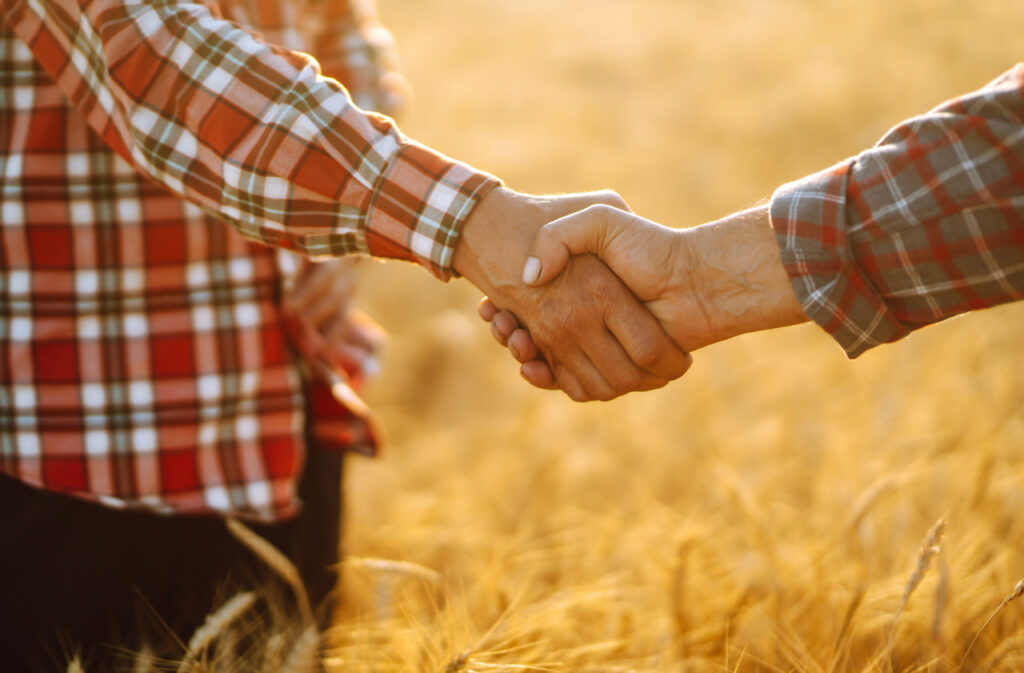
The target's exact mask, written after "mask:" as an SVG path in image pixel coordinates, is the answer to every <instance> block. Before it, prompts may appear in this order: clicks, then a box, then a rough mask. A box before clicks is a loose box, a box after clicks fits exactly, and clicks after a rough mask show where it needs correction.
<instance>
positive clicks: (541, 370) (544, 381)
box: [519, 359, 558, 390]
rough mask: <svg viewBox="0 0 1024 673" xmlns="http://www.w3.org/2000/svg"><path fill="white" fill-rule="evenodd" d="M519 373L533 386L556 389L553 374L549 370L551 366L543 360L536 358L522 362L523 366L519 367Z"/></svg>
mask: <svg viewBox="0 0 1024 673" xmlns="http://www.w3.org/2000/svg"><path fill="white" fill-rule="evenodd" d="M519 375H520V376H522V377H523V378H524V379H526V382H527V383H529V384H530V385H531V386H534V387H535V388H543V389H544V390H558V383H557V382H556V381H555V375H554V374H553V373H552V372H551V367H549V366H548V363H547V362H545V361H544V360H539V359H538V360H530V361H529V362H524V363H523V366H522V367H520V368H519Z"/></svg>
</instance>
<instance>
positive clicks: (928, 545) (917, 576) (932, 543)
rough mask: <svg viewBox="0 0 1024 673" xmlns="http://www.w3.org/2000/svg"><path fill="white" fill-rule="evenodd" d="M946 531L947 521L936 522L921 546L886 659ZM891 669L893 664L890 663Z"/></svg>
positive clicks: (893, 627) (897, 613) (898, 611)
mask: <svg viewBox="0 0 1024 673" xmlns="http://www.w3.org/2000/svg"><path fill="white" fill-rule="evenodd" d="M945 530H946V519H945V518H942V519H939V520H938V521H936V522H935V525H934V526H932V528H931V530H929V531H928V535H927V536H925V539H924V542H923V543H922V544H921V551H920V552H918V555H917V566H916V567H915V568H914V572H912V573H910V577H909V578H908V579H907V584H906V586H904V587H903V597H902V598H900V606H899V607H898V608H897V609H896V615H895V616H894V617H893V619H892V626H890V627H889V637H888V638H887V639H886V645H885V657H886V659H889V657H890V654H891V653H892V645H893V638H895V636H896V626H897V625H898V624H899V621H900V617H901V616H902V615H903V610H904V609H905V608H906V607H907V601H909V600H910V595H911V594H912V593H914V589H916V588H917V587H918V585H919V584H921V580H923V579H924V576H925V573H927V572H928V568H929V567H930V566H931V562H932V559H933V558H934V557H935V555H936V554H938V553H939V543H941V542H942V533H943V532H944V531H945ZM889 666H890V668H891V667H892V663H891V661H890V664H889Z"/></svg>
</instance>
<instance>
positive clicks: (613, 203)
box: [599, 189, 626, 210]
mask: <svg viewBox="0 0 1024 673" xmlns="http://www.w3.org/2000/svg"><path fill="white" fill-rule="evenodd" d="M599 198H600V200H601V203H602V204H604V205H605V207H611V208H615V209H617V210H623V209H625V207H626V201H625V199H623V198H622V197H621V196H619V194H618V192H615V191H612V190H610V189H604V190H601V192H599Z"/></svg>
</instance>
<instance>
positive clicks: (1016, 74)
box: [771, 63, 1024, 357]
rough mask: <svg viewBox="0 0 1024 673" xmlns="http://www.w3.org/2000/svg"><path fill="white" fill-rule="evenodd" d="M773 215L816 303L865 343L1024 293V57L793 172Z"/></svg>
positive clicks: (859, 347)
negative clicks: (811, 168)
mask: <svg viewBox="0 0 1024 673" xmlns="http://www.w3.org/2000/svg"><path fill="white" fill-rule="evenodd" d="M771 219H772V225H773V226H774V228H775V232H776V238H777V240H778V243H779V247H780V248H781V250H782V260H783V263H784V264H785V266H786V270H787V272H788V273H789V275H790V279H791V281H792V283H793V287H794V288H795V289H796V292H797V295H798V297H799V298H800V300H801V302H802V304H803V308H804V311H805V312H806V313H807V315H808V316H809V317H810V318H811V319H812V320H814V321H815V322H817V323H818V324H819V325H821V327H823V328H824V329H825V330H826V331H828V332H829V333H830V334H832V335H833V336H834V337H835V338H836V340H837V341H838V342H839V343H840V345H842V347H843V348H844V349H845V350H846V352H847V353H848V354H849V355H850V356H851V357H856V356H857V355H860V354H861V353H863V352H864V351H866V350H868V349H869V348H871V347H873V346H877V345H878V344H881V343H886V342H890V341H895V340H897V339H900V338H902V337H904V336H906V335H907V334H909V333H910V332H911V331H913V330H915V329H918V328H920V327H923V326H925V325H928V324H931V323H934V322H938V321H939V320H942V319H944V318H948V317H950V316H953V315H956V314H958V313H963V312H965V311H970V310H972V309H979V308H986V307H989V306H994V305H996V304H1001V303H1004V302H1008V301H1013V300H1016V299H1020V298H1022V297H1024V63H1022V64H1018V65H1017V66H1016V67H1015V68H1013V69H1012V70H1010V71H1009V72H1007V73H1006V74H1004V75H1003V76H1002V77H1000V78H999V79H997V80H995V81H994V82H992V83H991V84H989V85H988V86H986V87H984V88H982V89H980V90H979V91H976V92H974V93H971V94H968V95H966V96H963V97H961V98H958V99H955V100H951V101H949V102H947V103H944V104H942V105H940V106H939V107H937V108H935V109H934V110H932V111H931V112H928V113H927V114H924V115H922V116H920V117H915V118H913V119H909V120H907V121H905V122H903V123H902V124H900V125H899V126H897V127H896V128H894V129H892V130H891V131H889V133H887V134H886V136H885V137H884V138H882V140H881V141H880V142H879V143H878V144H877V145H875V146H874V147H872V148H871V149H870V150H868V151H866V152H863V153H861V154H859V155H858V156H856V157H853V158H851V159H847V160H846V161H843V162H841V163H839V164H838V165H836V166H834V167H832V168H830V169H828V170H825V171H822V172H821V173H818V174H816V175H812V176H810V177H807V178H804V179H803V180H799V181H797V182H794V183H791V184H788V185H784V186H783V187H781V188H780V189H779V190H778V191H777V192H776V193H775V195H774V197H773V198H772V204H771Z"/></svg>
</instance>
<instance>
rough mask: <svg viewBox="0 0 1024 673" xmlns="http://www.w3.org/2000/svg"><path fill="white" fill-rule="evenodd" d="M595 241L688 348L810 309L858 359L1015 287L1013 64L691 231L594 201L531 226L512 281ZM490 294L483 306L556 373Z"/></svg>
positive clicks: (537, 279)
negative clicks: (767, 197)
mask: <svg viewBox="0 0 1024 673" xmlns="http://www.w3.org/2000/svg"><path fill="white" fill-rule="evenodd" d="M586 252H591V253H595V254H597V255H599V256H600V257H601V258H602V259H603V260H604V261H605V262H606V263H607V264H608V265H609V267H611V269H612V270H613V271H615V272H616V273H617V274H618V275H619V276H620V277H621V278H622V279H623V280H625V281H626V284H627V285H629V286H630V288H631V289H632V290H633V291H634V292H635V293H636V295H637V296H638V297H640V298H642V299H644V300H645V301H646V302H647V306H648V308H650V309H651V311H652V312H653V313H654V314H655V315H656V316H658V318H659V320H660V321H661V322H662V324H663V326H664V327H665V328H666V330H667V331H668V332H669V334H671V335H672V336H673V338H674V339H675V341H676V343H678V344H679V345H680V346H682V347H683V348H685V349H687V350H696V349H698V348H701V347H702V346H706V345H708V344H711V343H715V342H717V341H721V340H723V339H727V338H730V337H733V336H736V335H738V334H743V333H746V332H752V331H755V330H763V329H771V328H774V327H781V326H784V325H790V324H794V323H798V322H804V321H807V320H808V319H810V320H813V321H814V322H815V323H817V324H818V325H819V326H821V328H822V329H824V330H825V332H827V333H828V334H829V335H831V336H832V337H833V338H834V339H835V340H836V341H837V342H838V343H839V345H840V346H842V348H843V349H844V350H845V351H846V353H847V354H848V355H849V356H850V357H851V358H855V357H857V356H858V355H861V354H862V353H864V352H865V351H867V350H869V349H871V348H873V347H875V346H878V345H880V344H883V343H889V342H892V341H896V340H898V339H901V338H903V337H905V336H907V335H908V334H910V333H911V332H913V331H914V330H916V329H920V328H922V327H924V326H926V325H930V324H932V323H936V322H938V321H940V320H944V319H946V318H949V317H951V316H954V315H957V314H960V313H964V312H966V311H971V310H976V309H982V308H987V307H990V306H995V305H997V304H1002V303H1005V302H1010V301H1016V300H1018V299H1021V298H1022V297H1024V63H1020V64H1018V65H1017V66H1016V67H1014V68H1013V69H1011V70H1009V71H1008V72H1006V73H1005V74H1003V75H1002V76H1000V77H999V78H998V79H996V80H995V81H993V82H991V83H990V84H988V85H987V86H985V87H983V88H981V89H980V90H978V91H975V92H973V93H970V94H967V95H965V96H962V97H960V98H957V99H954V100H950V101H948V102H946V103H943V104H942V105H940V106H938V107H936V108H935V109H934V110H931V111H930V112H927V113H925V114H923V115H921V116H918V117H914V118H912V119H908V120H906V121H904V122H903V123H901V124H899V125H897V126H896V127H895V128H893V129H892V130H891V131H889V132H888V133H887V134H886V135H885V137H883V138H882V139H881V141H879V143H878V144H876V145H875V146H874V147H872V148H870V149H868V150H866V151H864V152H862V153H860V154H859V155H857V156H856V157H852V158H850V159H847V160H845V161H842V162H840V163H839V164H837V165H835V166H833V167H831V168H828V169H826V170H824V171H821V172H820V173H817V174H815V175H811V176H808V177H806V178H804V179H802V180H798V181H796V182H793V183H790V184H787V185H783V186H782V187H780V188H779V189H778V190H777V191H776V192H775V194H774V195H773V197H772V199H771V202H770V204H769V205H767V206H762V207H758V208H754V209H752V210H748V211H744V212H741V213H736V214H734V215H731V216H729V217H726V218H724V219H722V220H719V221H716V222H712V223H710V224H705V225H703V226H699V227H695V228H693V229H687V230H673V229H669V228H666V227H662V226H660V225H657V224H655V223H653V222H649V221H647V220H643V219H642V218H639V217H636V216H634V215H631V214H628V213H623V212H621V211H617V210H614V209H611V208H606V207H604V206H594V207H592V208H589V209H587V210H585V211H582V212H580V213H576V214H572V215H569V216H567V217H564V218H561V219H559V220H558V221H555V222H552V223H550V224H548V225H546V226H545V227H543V228H542V230H541V231H540V233H539V234H538V236H537V239H536V241H535V243H534V247H533V250H532V252H531V259H529V260H528V261H527V263H526V265H525V266H524V269H523V281H524V283H526V284H529V285H536V286H542V285H544V284H545V283H547V282H550V280H551V279H552V278H555V277H556V276H557V275H558V273H559V272H560V271H561V269H562V268H563V267H564V265H565V264H566V262H567V260H568V259H569V258H570V255H578V254H582V253H586ZM498 306H500V302H493V301H486V300H485V301H484V302H483V303H482V304H481V316H482V317H483V318H484V319H485V320H490V321H492V326H493V332H494V334H495V336H496V338H497V339H498V340H499V341H501V342H502V343H506V344H507V345H508V346H509V348H510V350H511V351H512V354H513V355H514V356H515V357H516V358H517V359H518V360H519V361H520V362H522V363H523V365H522V373H523V375H524V376H525V377H526V378H527V379H528V380H530V381H531V382H533V383H534V384H535V385H538V386H540V387H544V388H551V387H556V386H557V381H556V380H555V379H553V377H552V375H551V370H550V368H549V367H548V365H547V363H546V362H545V361H543V360H541V359H537V350H536V347H535V345H534V344H533V342H532V341H531V339H530V332H529V330H528V329H525V328H522V327H520V326H519V323H518V321H517V319H516V315H515V313H514V312H512V311H500V310H499V308H498Z"/></svg>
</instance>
